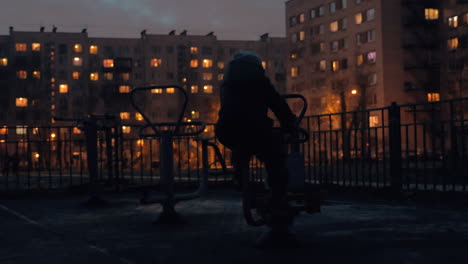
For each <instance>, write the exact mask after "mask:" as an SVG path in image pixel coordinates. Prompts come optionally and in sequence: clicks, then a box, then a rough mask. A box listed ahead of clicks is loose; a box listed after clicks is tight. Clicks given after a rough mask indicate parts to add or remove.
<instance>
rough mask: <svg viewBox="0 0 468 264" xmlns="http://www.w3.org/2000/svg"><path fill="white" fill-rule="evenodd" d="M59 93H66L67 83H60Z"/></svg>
mask: <svg viewBox="0 0 468 264" xmlns="http://www.w3.org/2000/svg"><path fill="white" fill-rule="evenodd" d="M59 93H68V84H60V85H59Z"/></svg>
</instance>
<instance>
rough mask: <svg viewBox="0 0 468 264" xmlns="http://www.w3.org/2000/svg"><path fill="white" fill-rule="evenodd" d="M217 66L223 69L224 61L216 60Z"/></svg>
mask: <svg viewBox="0 0 468 264" xmlns="http://www.w3.org/2000/svg"><path fill="white" fill-rule="evenodd" d="M218 68H219V69H221V70H222V69H224V62H223V61H218Z"/></svg>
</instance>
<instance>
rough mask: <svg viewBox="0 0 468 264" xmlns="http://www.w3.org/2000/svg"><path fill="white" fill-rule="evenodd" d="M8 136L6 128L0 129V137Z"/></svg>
mask: <svg viewBox="0 0 468 264" xmlns="http://www.w3.org/2000/svg"><path fill="white" fill-rule="evenodd" d="M6 134H8V128H7V127H5V126H4V127H0V135H6Z"/></svg>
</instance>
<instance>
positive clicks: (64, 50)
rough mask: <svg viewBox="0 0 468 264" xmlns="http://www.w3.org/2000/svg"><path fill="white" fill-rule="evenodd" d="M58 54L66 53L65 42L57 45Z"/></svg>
mask: <svg viewBox="0 0 468 264" xmlns="http://www.w3.org/2000/svg"><path fill="white" fill-rule="evenodd" d="M59 54H67V44H60V45H59Z"/></svg>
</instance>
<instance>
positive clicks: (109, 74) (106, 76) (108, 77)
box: [104, 72, 114, 81]
mask: <svg viewBox="0 0 468 264" xmlns="http://www.w3.org/2000/svg"><path fill="white" fill-rule="evenodd" d="M113 78H114V74H112V72H105V73H104V80H107V81H110V80H112V79H113Z"/></svg>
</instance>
